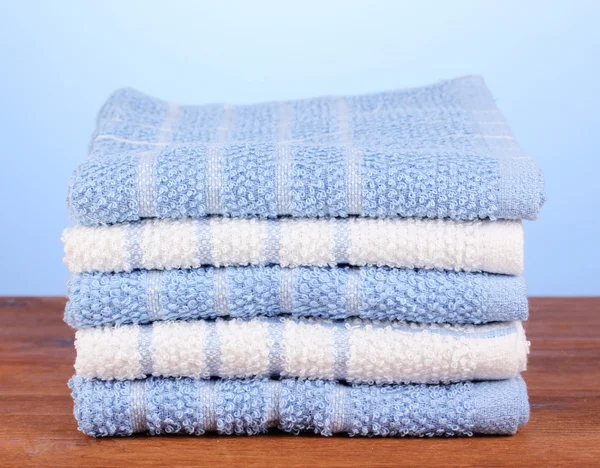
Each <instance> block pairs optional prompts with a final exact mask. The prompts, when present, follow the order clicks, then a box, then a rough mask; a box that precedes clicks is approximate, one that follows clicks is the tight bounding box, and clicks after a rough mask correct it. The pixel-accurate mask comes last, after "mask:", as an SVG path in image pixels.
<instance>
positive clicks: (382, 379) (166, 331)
mask: <svg viewBox="0 0 600 468" xmlns="http://www.w3.org/2000/svg"><path fill="white" fill-rule="evenodd" d="M75 346H76V348H77V360H76V364H75V369H76V371H77V374H78V375H80V376H82V377H85V378H100V379H104V380H110V379H119V380H122V379H139V378H144V377H145V376H147V375H154V376H167V377H196V378H209V377H224V378H245V377H268V376H287V377H300V378H315V379H316V378H318V379H327V380H346V381H349V382H377V383H411V382H417V383H439V382H443V383H447V382H457V381H463V380H498V379H508V378H512V377H516V376H517V374H518V373H519V372H521V371H523V370H525V366H526V359H527V353H528V343H527V341H526V339H525V334H524V331H523V328H522V326H521V323H520V322H498V323H495V324H490V325H463V326H460V325H432V324H414V323H412V324H407V323H402V322H400V323H394V324H384V323H383V322H379V323H377V322H372V323H371V322H367V321H359V320H352V321H348V322H327V321H312V320H298V319H277V318H271V319H270V318H256V319H252V320H249V321H244V320H241V319H233V320H224V319H219V320H216V321H203V320H198V321H189V322H177V321H176V322H155V323H154V324H152V325H124V326H121V327H105V328H89V329H83V330H79V331H78V332H77V335H76V341H75Z"/></svg>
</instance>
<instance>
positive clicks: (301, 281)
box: [65, 265, 528, 328]
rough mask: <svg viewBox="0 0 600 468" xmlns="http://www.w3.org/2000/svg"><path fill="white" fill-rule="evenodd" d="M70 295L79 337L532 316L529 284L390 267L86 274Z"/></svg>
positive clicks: (68, 314)
mask: <svg viewBox="0 0 600 468" xmlns="http://www.w3.org/2000/svg"><path fill="white" fill-rule="evenodd" d="M67 295H68V297H69V302H67V306H66V309H65V321H66V322H67V323H68V324H69V325H71V326H72V327H73V328H88V327H98V326H104V325H121V324H130V323H142V324H143V323H149V322H155V321H162V320H194V319H215V318H218V317H236V318H252V317H256V316H270V317H275V316H280V315H281V316H285V315H288V316H290V315H291V316H294V317H313V318H321V319H337V320H342V319H346V318H353V317H358V318H361V319H370V320H382V321H386V320H406V321H410V322H427V323H474V324H478V323H485V322H495V321H512V320H526V319H527V311H528V307H527V288H526V284H525V279H524V278H523V277H522V276H509V275H496V274H488V273H466V272H454V271H436V270H412V269H401V268H388V267H297V268H282V267H280V266H278V265H271V266H248V267H226V268H215V267H201V268H195V269H187V270H135V271H132V272H129V273H78V274H74V275H73V276H72V277H71V278H70V279H69V282H68V285H67Z"/></svg>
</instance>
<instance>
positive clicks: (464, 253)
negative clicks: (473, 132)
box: [62, 217, 523, 275]
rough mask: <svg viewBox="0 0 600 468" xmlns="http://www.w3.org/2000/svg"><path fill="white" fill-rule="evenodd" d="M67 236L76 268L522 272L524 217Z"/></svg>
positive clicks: (122, 229) (139, 227)
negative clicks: (340, 266)
mask: <svg viewBox="0 0 600 468" xmlns="http://www.w3.org/2000/svg"><path fill="white" fill-rule="evenodd" d="M62 240H63V242H64V244H65V258H64V261H65V263H66V264H67V265H68V267H69V269H70V270H71V271H72V272H74V273H80V272H89V271H103V272H118V271H131V270H134V269H171V268H197V267H200V266H202V265H214V266H229V265H267V264H280V265H281V266H335V265H337V264H351V265H357V266H364V265H377V266H390V267H401V268H427V269H438V270H465V271H487V272H491V273H506V274H514V275H518V274H521V273H522V271H523V226H522V224H521V222H520V221H452V220H441V219H400V218H396V219H368V218H347V219H340V218H337V219H335V218H334V219H291V218H285V219H277V220H259V219H239V218H238V219H236V218H221V217H211V218H204V219H201V220H194V219H185V220H157V219H149V220H145V221H142V222H137V223H126V224H117V225H112V226H96V227H86V226H75V227H71V228H67V229H65V231H64V233H63V237H62Z"/></svg>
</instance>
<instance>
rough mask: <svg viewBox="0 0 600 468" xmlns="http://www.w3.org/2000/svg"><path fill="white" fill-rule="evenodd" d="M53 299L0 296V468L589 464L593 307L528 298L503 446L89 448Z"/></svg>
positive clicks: (599, 453) (596, 436) (176, 441)
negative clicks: (526, 353)
mask: <svg viewBox="0 0 600 468" xmlns="http://www.w3.org/2000/svg"><path fill="white" fill-rule="evenodd" d="M64 304H65V299H64V298H60V297H39V298H0V466H2V467H10V466H53V467H62V466H88V467H92V466H102V467H108V466H128V467H135V466H147V465H154V464H156V465H159V464H160V465H169V466H193V465H197V466H211V467H212V466H241V467H268V466H281V467H297V466H298V467H301V466H310V467H319V466H339V467H355V466H361V467H376V466H389V467H397V466H424V465H430V466H474V467H479V466H499V465H505V466H548V467H555V466H600V298H560V299H559V298H534V299H531V300H530V304H531V319H530V320H529V322H528V323H527V324H526V330H527V334H528V337H529V340H530V341H531V342H532V352H531V355H530V360H529V370H528V371H527V372H526V373H525V379H526V381H527V384H528V387H529V395H530V401H531V406H532V411H531V420H530V422H529V424H528V425H526V426H525V427H524V428H523V429H521V431H520V432H519V433H518V434H517V435H515V436H512V437H473V438H457V439H384V438H372V439H362V438H349V437H345V436H336V437H329V438H326V437H317V436H310V435H306V436H299V437H296V436H291V435H287V434H270V435H264V436H255V437H232V436H221V437H219V436H204V437H196V438H195V437H185V436H173V437H144V436H135V437H130V438H108V439H92V438H90V437H87V436H84V435H83V434H81V433H80V432H78V431H77V425H76V423H75V420H74V418H73V415H72V401H71V397H70V395H69V391H68V388H67V386H66V382H67V380H68V379H69V377H70V376H71V374H72V373H73V362H74V359H75V352H74V349H73V331H72V330H71V329H70V328H69V327H68V326H67V325H65V324H64V323H63V322H62V312H63V307H64Z"/></svg>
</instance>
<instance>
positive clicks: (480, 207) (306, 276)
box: [63, 77, 544, 436]
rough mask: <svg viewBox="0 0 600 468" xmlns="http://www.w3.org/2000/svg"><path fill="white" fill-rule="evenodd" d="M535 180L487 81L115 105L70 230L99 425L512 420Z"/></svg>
mask: <svg viewBox="0 0 600 468" xmlns="http://www.w3.org/2000/svg"><path fill="white" fill-rule="evenodd" d="M543 200H544V195H543V182H542V178H541V174H540V171H539V169H538V167H537V165H536V163H535V161H534V160H533V159H532V158H531V157H529V156H528V155H527V154H526V153H524V152H523V150H521V148H520V147H519V146H518V145H517V143H516V142H515V139H514V138H513V137H512V135H511V132H510V130H509V128H508V126H507V124H506V122H505V120H504V118H503V116H502V115H501V113H500V112H499V111H498V109H497V108H496V106H495V104H494V101H493V99H492V97H491V95H490V93H489V92H488V91H487V89H486V88H485V85H484V84H483V81H482V80H481V79H480V78H477V77H466V78H460V79H456V80H452V81H447V82H442V83H439V84H436V85H433V86H428V87H423V88H414V89H409V90H402V91H393V92H385V93H379V94H372V95H365V96H354V97H325V98H317V99H307V100H299V101H289V102H270V103H265V104H258V105H246V106H231V105H205V106H179V105H175V104H171V103H167V102H164V101H161V100H158V99H154V98H151V97H148V96H146V95H143V94H141V93H139V92H136V91H133V90H131V89H123V90H120V91H117V92H116V93H114V94H113V95H112V96H111V97H110V98H109V100H108V102H107V103H106V104H105V105H104V106H103V107H102V109H101V111H100V113H99V115H98V119H97V127H96V131H95V133H94V135H93V139H92V142H91V144H90V155H89V158H88V160H87V161H85V162H84V163H82V164H81V165H80V166H79V167H78V168H77V169H76V171H75V173H74V175H73V177H72V180H71V184H70V188H69V196H68V204H69V209H70V213H71V216H72V218H73V219H74V221H75V222H76V224H77V225H76V226H75V227H71V228H67V229H66V230H65V232H64V235H63V242H64V245H65V253H66V256H65V262H66V263H67V265H68V266H69V269H70V270H71V272H73V273H74V274H73V276H72V277H71V279H70V281H69V285H68V295H69V299H70V301H69V302H68V304H67V308H66V311H65V320H66V322H67V323H68V324H69V325H71V326H72V327H74V328H76V329H77V333H76V342H75V345H76V348H77V359H76V363H75V369H76V375H75V376H74V377H73V378H72V379H71V381H70V387H71V388H72V392H73V397H74V399H75V416H76V418H77V420H78V423H79V428H80V430H82V431H83V432H84V433H86V434H89V435H92V436H112V435H131V434H133V433H137V432H142V433H149V434H162V433H186V434H194V435H200V434H204V433H206V432H211V431H216V432H218V433H221V434H258V433H263V432H266V431H268V430H270V429H276V428H278V429H280V430H283V431H286V432H291V433H299V432H303V431H311V432H315V433H318V434H322V435H331V434H333V433H347V434H350V435H364V436H368V435H382V436H386V435H387V436H451V435H471V434H512V433H514V432H516V430H517V428H518V427H519V426H520V425H521V424H523V423H525V422H526V421H527V419H528V415H529V406H528V400H527V393H526V388H525V384H524V382H523V380H522V379H521V377H520V373H521V372H522V371H523V370H525V367H526V360H527V354H528V342H527V341H526V338H525V334H524V332H523V327H522V325H521V320H524V319H526V318H527V297H526V286H525V282H524V279H523V278H522V277H521V276H520V274H521V273H522V270H523V231H522V225H521V219H534V218H536V217H537V215H538V212H539V210H540V207H541V205H542V203H543Z"/></svg>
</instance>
